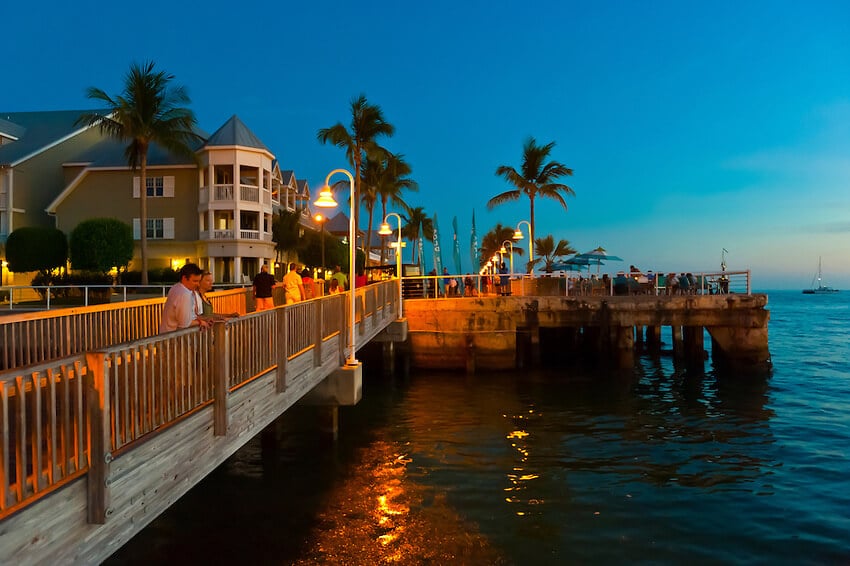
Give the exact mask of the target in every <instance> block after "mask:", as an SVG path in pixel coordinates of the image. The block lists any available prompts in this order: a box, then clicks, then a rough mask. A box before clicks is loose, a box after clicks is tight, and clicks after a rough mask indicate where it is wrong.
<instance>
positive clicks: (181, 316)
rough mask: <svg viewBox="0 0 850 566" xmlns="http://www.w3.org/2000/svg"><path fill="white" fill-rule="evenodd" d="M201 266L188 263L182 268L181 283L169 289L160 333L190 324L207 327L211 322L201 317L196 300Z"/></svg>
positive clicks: (186, 326) (187, 326)
mask: <svg viewBox="0 0 850 566" xmlns="http://www.w3.org/2000/svg"><path fill="white" fill-rule="evenodd" d="M201 273H202V272H201V268H200V267H198V266H197V265H195V264H194V263H187V264H186V265H184V266H183V267H181V268H180V283H177V284H175V285H174V286H173V287H172V288H171V290H170V291H168V298H167V299H166V300H165V306H164V307H163V309H162V321H161V322H160V324H159V333H160V334H162V333H163V332H173V331H174V330H179V329H181V328H189V327H190V326H200V327H201V328H206V327H207V326H209V322H207V321H206V320H204V319H203V318H201V317H200V316H199V315H200V314H201V313H200V312H198V307H197V303H196V301H195V292H196V291H197V290H198V284H199V283H200V282H201Z"/></svg>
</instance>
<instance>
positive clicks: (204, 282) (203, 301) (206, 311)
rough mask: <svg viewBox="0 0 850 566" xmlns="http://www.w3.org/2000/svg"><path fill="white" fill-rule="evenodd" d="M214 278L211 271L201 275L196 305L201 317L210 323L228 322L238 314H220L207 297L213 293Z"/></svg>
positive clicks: (196, 294)
mask: <svg viewBox="0 0 850 566" xmlns="http://www.w3.org/2000/svg"><path fill="white" fill-rule="evenodd" d="M212 288H213V276H212V273H210V272H209V271H204V272H203V273H201V281H200V283H198V291H197V293H195V303H196V306H197V309H198V312H199V313H200V315H201V317H203V318H204V319H205V320H208V321H213V322H214V321H216V320H227V319H229V318H234V317H237V316H239V313H238V312H234V313H230V314H219V313H216V312H215V311H214V310H213V305H212V301H210V300H209V298H208V297H207V293H209V292H210V291H212Z"/></svg>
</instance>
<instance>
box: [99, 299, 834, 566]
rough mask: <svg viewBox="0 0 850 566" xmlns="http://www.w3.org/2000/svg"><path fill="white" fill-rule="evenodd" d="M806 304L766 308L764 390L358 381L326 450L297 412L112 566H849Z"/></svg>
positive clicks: (520, 377)
mask: <svg viewBox="0 0 850 566" xmlns="http://www.w3.org/2000/svg"><path fill="white" fill-rule="evenodd" d="M820 305H821V306H822V307H819V308H822V309H823V310H825V311H826V314H824V313H822V312H820V311H818V314H817V316H815V314H813V313H814V312H815V311H813V310H812V309H813V307H812V306H811V303H801V302H800V301H799V299H798V298H797V297H790V296H789V297H787V298H784V297H781V296H780V298H779V300H774V299H772V300H771V308H772V321H771V330H770V332H771V351H772V353H773V359H774V365H775V371H774V375H773V376H772V377H771V378H770V379H761V380H742V379H736V378H735V377H734V376H727V377H726V378H724V379H717V378H715V377H714V376H713V375H711V373H710V372H709V373H708V374H705V375H703V374H693V373H690V374H689V373H688V372H686V371H684V370H683V369H682V368H679V367H677V366H676V364H675V363H674V361H673V359H672V358H671V357H669V356H663V357H660V358H650V357H644V358H641V360H640V364H639V367H638V368H637V369H636V372H635V375H634V377H633V379H609V378H605V377H602V376H600V375H598V374H596V373H594V372H586V371H581V370H574V371H569V372H568V371H565V370H553V369H549V370H536V371H528V370H526V371H523V372H505V373H494V374H488V375H477V376H474V377H467V376H465V375H463V374H432V375H417V376H413V377H411V378H409V379H407V380H403V379H398V380H395V381H393V380H384V379H381V378H374V377H373V378H367V381H366V383H365V385H364V400H363V401H362V402H361V404H360V405H358V406H357V407H353V408H350V409H345V410H343V411H342V413H341V417H340V423H341V424H340V426H341V429H340V441H339V443H338V444H337V445H336V446H328V445H326V444H322V443H321V442H318V433H317V431H316V428H315V426H314V423H313V417H314V416H315V414H314V412H313V411H312V409H307V408H297V409H296V410H294V411H293V412H292V413H291V414H288V415H286V416H285V417H284V419H282V421H281V423H280V430H281V433H282V438H281V441H280V443H279V445H278V453H277V454H276V456H275V457H274V458H272V460H273V462H272V463H271V464H270V463H269V458H268V457H267V458H266V460H265V462H264V460H263V459H262V458H261V457H260V456H261V451H260V442H259V440H255V441H253V442H252V443H250V444H249V445H248V446H246V447H245V449H243V450H241V451H240V452H239V453H238V454H237V455H236V456H234V458H231V459H230V460H229V461H228V462H227V463H226V464H225V465H223V466H222V467H221V468H220V469H219V470H217V471H216V472H215V473H214V474H212V475H211V477H210V478H208V480H206V481H205V482H204V483H203V484H201V485H200V486H199V487H198V488H196V489H195V490H193V491H192V492H191V493H190V495H189V496H187V497H186V498H184V501H181V502H179V503H178V505H177V506H175V508H174V509H172V510H171V511H169V512H168V513H167V514H166V515H165V516H164V517H163V518H161V519H159V520H157V521H156V522H155V523H154V525H153V527H152V528H150V529H148V530H147V531H146V532H145V533H144V534H143V535H141V536H140V537H137V540H136V541H133V542H132V543H131V544H130V545H129V546H128V548H127V549H125V550H124V551H122V553H121V554H120V555H119V556H116V557H115V560H114V563H139V564H141V563H143V562H144V563H148V562H150V561H158V562H161V563H176V562H182V563H184V564H185V563H198V562H199V561H202V560H204V559H209V560H215V561H216V562H220V561H221V560H227V559H229V558H232V559H233V560H238V561H239V562H242V563H248V562H250V563H259V564H563V563H581V564H584V563H622V562H624V561H629V562H633V561H640V562H650V563H661V564H677V563H681V562H683V561H687V562H689V563H691V564H702V563H706V564H716V563H755V564H761V563H778V564H782V563H786V564H791V563H793V564H799V563H812V564H818V563H848V562H850V545H848V542H847V541H848V540H850V515H848V513H847V509H850V490H847V489H846V485H847V484H846V473H847V470H848V469H850V453H848V451H850V424H848V422H849V421H848V417H847V415H848V414H850V404H848V401H847V399H848V398H850V397H848V394H850V378H848V372H847V368H846V360H847V359H850V340H848V338H850V331H848V329H846V328H844V327H846V322H845V324H844V325H843V326H842V325H840V324H838V322H837V321H836V320H834V319H835V316H834V315H835V312H834V311H835V309H834V308H833V307H834V306H835V304H834V303H833V304H829V303H825V302H822V303H820ZM840 308H846V305H845V304H844V303H842V304H841V307H840ZM821 315H823V316H821ZM823 325H828V326H829V328H830V333H832V334H838V333H843V334H842V335H840V336H835V335H831V336H829V337H826V338H824V341H825V342H826V343H828V344H830V347H829V348H827V349H824V350H823V351H821V352H818V351H817V349H816V348H815V347H814V346H813V343H812V339H811V336H810V330H812V329H816V328H820V327H822V326H823ZM801 328H802V329H805V332H802V333H800V332H799V331H800V329H801ZM813 348H815V350H814V351H813ZM201 518H203V522H202V521H201ZM224 537H227V541H228V543H227V544H226V545H212V547H211V548H212V550H209V549H207V548H206V547H205V546H204V545H200V546H199V544H198V541H202V540H208V539H213V540H217V539H221V538H224ZM222 547H223V548H222Z"/></svg>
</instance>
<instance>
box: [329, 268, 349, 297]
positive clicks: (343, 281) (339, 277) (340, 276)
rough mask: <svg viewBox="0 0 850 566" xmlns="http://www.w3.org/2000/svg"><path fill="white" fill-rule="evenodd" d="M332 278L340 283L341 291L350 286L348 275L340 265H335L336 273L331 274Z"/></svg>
mask: <svg viewBox="0 0 850 566" xmlns="http://www.w3.org/2000/svg"><path fill="white" fill-rule="evenodd" d="M331 279H336V281H337V283H338V284H339V292H340V293H342V292H343V291H345V290H346V289H347V288H348V277H346V276H345V273H343V272H342V270H341V269H340V268H339V266H338V265H337V266H335V267H334V273H333V275H331Z"/></svg>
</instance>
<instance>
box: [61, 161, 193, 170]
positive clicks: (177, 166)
mask: <svg viewBox="0 0 850 566" xmlns="http://www.w3.org/2000/svg"><path fill="white" fill-rule="evenodd" d="M91 163H92V162H91V161H88V162H75V161H69V162H67V163H63V164H62V167H80V166H82V167H85V168H86V169H88V170H89V171H138V170H139V167H136V169H132V168H131V167H130V166H129V165H101V166H99V167H91ZM147 168H148V169H200V168H201V167H200V166H198V165H195V164H193V163H172V164H171V165H150V164H149V165H148V166H147Z"/></svg>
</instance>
